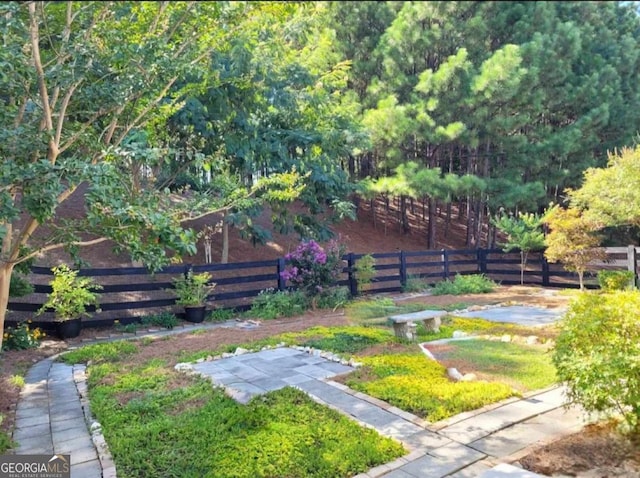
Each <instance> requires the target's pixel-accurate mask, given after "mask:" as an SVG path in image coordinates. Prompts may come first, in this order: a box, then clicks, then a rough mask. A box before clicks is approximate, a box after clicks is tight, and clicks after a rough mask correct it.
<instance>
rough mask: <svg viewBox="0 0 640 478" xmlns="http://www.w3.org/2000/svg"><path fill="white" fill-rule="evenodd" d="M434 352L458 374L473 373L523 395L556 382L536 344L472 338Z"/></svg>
mask: <svg viewBox="0 0 640 478" xmlns="http://www.w3.org/2000/svg"><path fill="white" fill-rule="evenodd" d="M435 350H436V352H435V355H436V358H437V359H438V360H443V361H445V363H449V364H453V365H455V366H456V368H458V369H459V371H460V372H461V373H466V372H473V373H476V374H478V375H479V376H480V377H482V378H486V379H488V380H494V381H500V382H503V383H506V384H509V385H511V386H512V387H515V388H516V389H518V390H520V391H523V392H524V391H529V390H537V389H541V388H545V387H548V386H550V385H552V384H553V383H555V382H556V371H555V367H554V366H553V364H552V362H551V354H550V353H549V352H548V351H547V349H546V348H544V347H542V346H539V345H535V346H529V345H523V344H517V343H512V342H500V341H491V340H482V339H474V340H460V341H453V342H449V343H448V344H447V345H446V347H445V348H443V350H442V351H439V349H435Z"/></svg>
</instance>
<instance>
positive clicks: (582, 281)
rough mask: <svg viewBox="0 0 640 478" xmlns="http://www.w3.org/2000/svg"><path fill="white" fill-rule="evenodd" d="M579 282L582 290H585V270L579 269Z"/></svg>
mask: <svg viewBox="0 0 640 478" xmlns="http://www.w3.org/2000/svg"><path fill="white" fill-rule="evenodd" d="M577 272H578V281H579V282H580V290H584V280H583V277H584V270H582V269H578V271H577Z"/></svg>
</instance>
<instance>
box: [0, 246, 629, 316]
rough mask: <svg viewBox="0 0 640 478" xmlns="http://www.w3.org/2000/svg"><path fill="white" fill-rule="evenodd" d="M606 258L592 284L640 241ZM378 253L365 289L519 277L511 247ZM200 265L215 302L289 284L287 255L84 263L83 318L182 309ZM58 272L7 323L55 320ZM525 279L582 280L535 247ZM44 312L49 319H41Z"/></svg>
mask: <svg viewBox="0 0 640 478" xmlns="http://www.w3.org/2000/svg"><path fill="white" fill-rule="evenodd" d="M607 253H608V260H606V261H603V262H601V263H597V264H594V267H593V269H592V271H591V272H590V273H589V274H587V275H586V278H585V279H586V280H585V282H586V285H587V287H590V288H594V287H597V280H596V272H597V270H598V269H602V268H607V269H626V270H633V271H634V272H635V274H636V279H637V277H638V256H639V255H640V254H639V253H640V248H639V247H634V246H629V247H616V248H608V249H607ZM371 255H372V256H373V258H374V259H375V269H376V276H375V278H374V279H373V282H372V283H371V284H370V286H369V287H368V288H367V291H366V293H367V294H371V293H383V292H398V291H401V290H403V289H404V288H405V286H408V285H409V286H410V285H411V284H410V282H411V281H414V280H418V279H420V280H422V281H424V282H426V283H428V284H431V285H433V284H435V283H437V282H439V281H442V280H448V279H453V278H455V276H456V275H457V274H461V275H465V274H484V275H485V276H487V277H489V278H491V279H492V280H494V281H496V282H498V283H500V284H503V285H515V284H520V253H519V252H518V251H515V252H510V253H506V252H503V251H502V250H501V249H464V250H440V251H437V250H431V251H420V252H405V251H399V252H393V253H375V254H371ZM362 256H363V254H355V253H349V254H346V255H345V256H343V259H344V262H345V267H344V268H343V271H342V276H341V278H340V280H339V281H338V284H337V285H342V286H346V287H348V288H349V290H350V292H351V294H352V295H354V296H355V295H357V294H358V287H357V281H356V273H355V267H356V264H357V261H358V259H360V258H361V257H362ZM191 267H192V268H193V271H194V272H195V273H199V272H205V271H206V272H210V273H211V274H212V276H213V279H212V282H215V283H216V284H217V285H216V287H215V289H214V290H213V293H212V294H211V296H210V297H209V298H210V300H211V301H212V305H213V308H235V309H238V310H246V309H248V308H249V307H250V306H251V302H252V300H253V299H254V298H255V297H256V296H257V295H258V294H260V293H262V292H263V291H266V290H285V289H287V287H288V286H289V284H288V283H287V282H286V281H285V280H284V279H283V278H282V277H281V275H280V272H282V271H283V270H284V269H285V267H286V263H285V260H284V259H283V258H280V259H275V260H269V261H259V262H238V263H231V264H207V265H194V266H192V265H190V264H184V265H180V266H171V267H167V268H165V269H162V270H161V271H159V272H157V273H155V274H150V273H149V271H148V270H147V269H146V268H144V267H122V268H111V269H82V270H81V271H80V273H79V275H82V276H90V277H93V278H94V280H95V281H96V282H97V283H98V284H100V285H101V286H102V287H103V288H102V289H101V290H100V291H99V292H100V308H99V310H97V311H96V310H91V318H89V319H87V320H85V321H84V325H85V326H110V325H113V322H114V320H119V321H120V323H122V324H127V323H131V322H135V321H139V320H140V318H141V317H144V316H145V315H149V314H152V313H159V312H166V311H170V312H173V313H176V314H177V315H179V314H180V313H181V312H182V310H181V308H180V307H176V306H175V296H174V295H173V294H172V293H171V288H172V287H173V285H172V279H173V278H175V277H176V276H178V275H179V274H184V273H186V272H187V271H188V270H189V269H190V268H191ZM51 278H52V272H51V270H50V269H48V268H46V267H33V268H32V274H31V276H30V280H31V282H32V283H33V284H34V287H35V291H34V293H33V294H30V295H28V296H25V297H20V298H15V299H13V300H11V301H10V302H9V310H10V312H9V314H8V315H7V318H6V322H7V325H15V324H16V323H17V322H20V321H23V320H27V319H32V320H33V322H34V324H36V325H37V324H44V325H45V326H46V324H47V323H50V322H51V320H52V316H51V315H49V314H48V313H45V314H43V315H42V316H38V317H34V313H35V311H37V310H38V309H39V308H40V307H41V305H42V304H43V303H44V301H45V300H46V296H47V294H48V293H49V292H50V291H51V287H50V286H49V285H48V284H49V281H50V280H51ZM524 283H525V284H527V285H540V286H544V287H566V288H576V287H578V279H577V275H576V274H574V273H572V272H568V271H566V270H564V269H563V267H562V265H561V264H550V263H548V262H547V261H546V260H545V258H544V256H543V254H542V253H530V254H529V257H528V260H527V265H526V270H525V272H524ZM40 318H43V319H46V320H38V319H40Z"/></svg>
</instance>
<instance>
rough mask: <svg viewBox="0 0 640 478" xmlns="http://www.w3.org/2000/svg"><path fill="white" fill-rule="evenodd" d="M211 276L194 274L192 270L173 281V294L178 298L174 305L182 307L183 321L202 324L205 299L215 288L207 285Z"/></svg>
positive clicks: (213, 285) (212, 285)
mask: <svg viewBox="0 0 640 478" xmlns="http://www.w3.org/2000/svg"><path fill="white" fill-rule="evenodd" d="M210 280H211V274H209V273H208V272H202V273H200V274H194V273H193V269H189V271H188V272H187V273H186V274H185V275H183V276H180V277H178V278H175V279H174V280H173V286H174V289H173V293H174V294H175V295H176V296H177V297H178V299H177V300H176V304H178V305H182V306H183V307H184V313H185V319H186V320H187V321H189V322H202V321H203V320H204V318H205V314H206V309H207V297H208V296H209V294H210V293H211V291H212V290H213V288H214V287H215V286H216V284H215V282H211V283H209V281H210Z"/></svg>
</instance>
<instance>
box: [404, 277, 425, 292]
mask: <svg viewBox="0 0 640 478" xmlns="http://www.w3.org/2000/svg"><path fill="white" fill-rule="evenodd" d="M428 290H429V284H428V283H427V281H426V280H425V279H423V278H422V277H420V276H419V275H412V274H409V275H408V276H407V282H406V283H405V284H404V286H402V292H425V291H428Z"/></svg>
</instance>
